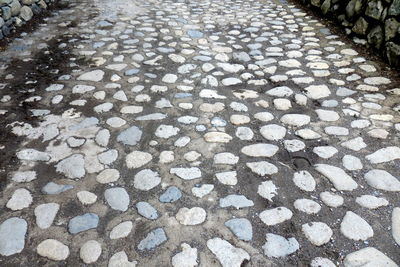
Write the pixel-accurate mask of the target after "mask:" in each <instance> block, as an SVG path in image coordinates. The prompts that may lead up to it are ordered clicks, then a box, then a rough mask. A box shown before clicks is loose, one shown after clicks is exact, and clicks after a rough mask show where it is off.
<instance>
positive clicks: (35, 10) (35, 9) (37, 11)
mask: <svg viewBox="0 0 400 267" xmlns="http://www.w3.org/2000/svg"><path fill="white" fill-rule="evenodd" d="M31 8H32V12H33V14H35V15H39V14H40V13H42V9H41V7H40V6H38V5H37V4H33V5H32V6H31Z"/></svg>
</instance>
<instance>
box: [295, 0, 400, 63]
mask: <svg viewBox="0 0 400 267" xmlns="http://www.w3.org/2000/svg"><path fill="white" fill-rule="evenodd" d="M298 1H300V2H302V3H303V4H305V5H307V6H310V7H312V8H313V9H314V10H317V11H318V12H319V13H322V15H323V16H325V17H328V18H331V19H333V20H334V21H336V22H337V23H338V24H339V25H340V26H342V27H344V28H345V30H346V33H347V34H349V35H351V36H353V37H354V40H355V41H356V42H357V43H362V44H365V45H367V46H370V47H372V48H373V49H374V50H375V51H377V53H379V54H381V55H382V56H383V57H384V58H385V60H386V61H388V62H389V64H390V65H392V66H394V67H400V0H298Z"/></svg>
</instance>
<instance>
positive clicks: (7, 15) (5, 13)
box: [1, 6, 11, 20]
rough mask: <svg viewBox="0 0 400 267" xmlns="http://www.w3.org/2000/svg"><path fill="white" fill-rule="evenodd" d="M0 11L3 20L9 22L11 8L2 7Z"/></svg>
mask: <svg viewBox="0 0 400 267" xmlns="http://www.w3.org/2000/svg"><path fill="white" fill-rule="evenodd" d="M1 11H2V13H3V19H4V20H9V19H10V18H11V8H10V7H8V6H3V7H2V8H1Z"/></svg>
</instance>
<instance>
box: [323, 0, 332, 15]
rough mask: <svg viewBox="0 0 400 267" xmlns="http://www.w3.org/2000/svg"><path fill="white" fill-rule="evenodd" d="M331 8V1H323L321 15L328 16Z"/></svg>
mask: <svg viewBox="0 0 400 267" xmlns="http://www.w3.org/2000/svg"><path fill="white" fill-rule="evenodd" d="M330 8H331V0H325V1H324V2H323V3H322V5H321V11H322V14H328V12H329V10H330Z"/></svg>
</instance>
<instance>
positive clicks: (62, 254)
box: [36, 239, 69, 261]
mask: <svg viewBox="0 0 400 267" xmlns="http://www.w3.org/2000/svg"><path fill="white" fill-rule="evenodd" d="M36 252H37V253H38V254H39V255H40V256H42V257H46V258H49V259H50V260H54V261H62V260H65V259H67V258H68V256H69V248H68V246H66V245H64V244H63V243H61V242H60V241H58V240H56V239H46V240H44V241H42V242H41V243H40V244H39V245H38V246H37V248H36Z"/></svg>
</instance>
